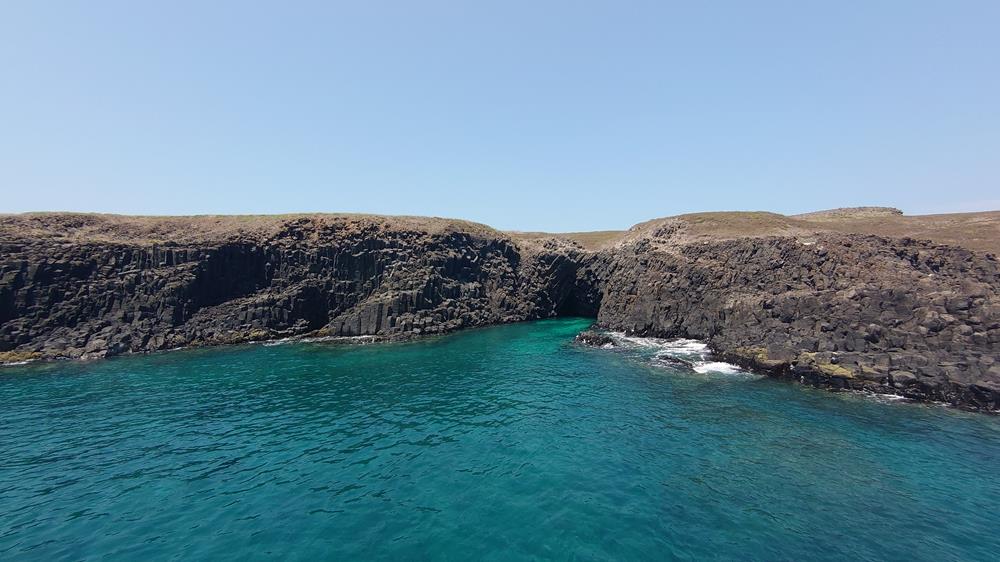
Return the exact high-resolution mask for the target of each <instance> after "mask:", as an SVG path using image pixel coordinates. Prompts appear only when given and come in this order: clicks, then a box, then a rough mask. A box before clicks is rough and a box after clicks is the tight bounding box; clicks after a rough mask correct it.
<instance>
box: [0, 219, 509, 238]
mask: <svg viewBox="0 0 1000 562" xmlns="http://www.w3.org/2000/svg"><path fill="white" fill-rule="evenodd" d="M294 223H306V224H312V225H314V226H317V227H324V226H331V227H338V228H348V229H361V228H378V229H386V230H407V231H414V232H421V233H428V234H439V233H445V232H452V231H461V232H468V233H470V234H476V235H483V236H496V235H497V234H498V233H497V231H496V230H493V229H492V228H490V227H488V226H486V225H483V224H479V223H474V222H470V221H464V220H458V219H446V218H439V217H411V216H387V215H365V214H347V213H341V214H324V213H310V214H307V213H301V214H285V215H195V216H129V215H110V214H95V213H24V214H17V215H0V238H4V239H17V238H50V239H51V238H55V239H61V240H66V241H68V242H127V243H134V244H158V243H164V242H173V243H180V244H184V243H201V242H219V241H224V240H230V239H233V238H254V239H259V238H267V237H269V236H273V235H275V234H277V233H278V232H280V231H281V230H283V229H285V228H287V227H288V226H289V225H291V224H294Z"/></svg>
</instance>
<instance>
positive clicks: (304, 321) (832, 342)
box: [0, 213, 1000, 411]
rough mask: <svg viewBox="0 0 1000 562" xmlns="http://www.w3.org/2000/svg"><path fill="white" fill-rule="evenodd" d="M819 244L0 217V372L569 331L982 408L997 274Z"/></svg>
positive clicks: (458, 228)
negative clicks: (281, 341) (565, 320)
mask: <svg viewBox="0 0 1000 562" xmlns="http://www.w3.org/2000/svg"><path fill="white" fill-rule="evenodd" d="M829 220H834V219H829ZM899 220H903V219H899ZM907 220H910V219H907ZM816 224H819V223H815V222H812V223H811V222H807V221H803V220H799V219H794V220H793V219H789V218H787V217H782V216H780V215H773V214H768V213H743V214H740V213H720V214H714V215H713V214H703V215H693V216H690V217H677V218H672V219H661V220H658V221H650V222H648V223H643V224H642V225H637V226H636V227H635V228H633V229H632V230H631V231H629V232H628V233H624V234H623V235H622V236H621V237H620V238H619V239H617V240H616V241H614V243H608V244H604V245H603V247H602V248H598V249H590V250H586V249H584V248H583V247H581V246H580V245H578V244H576V243H575V242H573V241H571V240H569V239H567V238H566V237H562V238H558V239H557V238H545V237H541V236H539V237H532V236H528V235H522V236H521V237H520V238H519V239H518V240H517V241H514V240H512V239H511V238H510V237H509V236H508V235H506V234H503V233H500V232H497V231H495V230H493V229H490V228H488V227H485V226H483V225H478V224H474V223H468V222H464V221H451V220H444V219H421V218H407V217H371V216H349V215H315V216H287V217H188V218H142V217H116V216H102V215H66V214H58V215H16V216H6V217H2V218H0V360H5V361H15V360H24V359H33V358H46V359H48V358H95V357H104V356H108V355H116V354H122V353H135V352H148V351H155V350H161V349H169V348H175V347H180V346H189V345H213V344H221V343H236V342H243V341H253V340H265V339H274V338H281V337H289V336H302V335H313V336H319V335H330V336H362V335H371V336H377V337H379V338H390V339H391V338H406V337H412V336H416V335H425V334H436V333H443V332H448V331H451V330H455V329H458V328H463V327H472V326H484V325H490V324H497V323H503V322H514V321H521V320H530V319H538V318H547V317H552V316H557V315H584V316H596V318H597V320H598V324H599V325H600V326H602V327H605V328H608V329H614V330H624V331H627V332H630V333H633V334H638V335H650V336H659V337H690V338H698V339H702V340H705V341H707V342H708V343H709V344H710V345H711V347H712V349H713V350H714V351H715V352H716V353H717V354H718V355H719V356H721V357H723V358H725V359H727V360H730V361H733V362H737V363H740V364H741V365H744V366H747V367H750V368H753V369H757V370H762V371H766V372H768V373H770V374H772V375H774V376H778V377H783V378H789V379H793V380H797V381H801V382H805V383H809V384H814V385H817V386H824V387H830V388H853V389H867V390H871V391H875V392H890V393H896V394H901V395H905V396H909V397H913V398H918V399H926V400H941V401H946V402H949V403H952V404H956V405H959V406H963V407H966V408H971V409H982V410H989V411H994V410H997V409H998V408H1000V352H998V350H1000V296H998V289H1000V268H998V263H997V261H996V259H995V258H994V257H993V256H992V255H989V254H986V253H983V252H978V251H971V250H967V249H963V248H959V247H954V246H940V245H935V244H933V243H931V242H928V241H916V240H911V239H900V238H886V237H879V236H872V235H865V234H858V233H848V232H843V230H844V229H845V228H847V227H845V226H844V225H843V224H839V223H833V222H830V223H827V222H823V223H822V224H823V225H827V224H830V225H832V226H830V227H829V228H827V227H826V226H823V227H822V228H819V227H815V225H816ZM851 224H852V225H853V224H854V223H851ZM851 228H855V227H854V226H851ZM985 236H986V238H982V239H980V241H979V242H977V243H978V244H982V243H983V242H982V240H988V238H989V236H990V235H989V234H988V233H987V234H986V235H985Z"/></svg>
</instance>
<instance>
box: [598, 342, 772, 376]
mask: <svg viewBox="0 0 1000 562" xmlns="http://www.w3.org/2000/svg"><path fill="white" fill-rule="evenodd" d="M608 335H609V336H611V338H612V339H614V342H615V345H614V347H619V348H622V349H624V350H626V351H632V352H635V353H638V354H639V355H640V356H644V357H646V358H648V359H649V360H650V362H651V363H653V364H654V365H658V366H663V367H672V368H678V367H686V368H688V369H690V370H692V371H694V372H696V373H699V374H703V375H705V374H716V375H740V376H754V377H756V376H758V375H754V374H753V373H750V372H748V371H745V370H743V369H741V368H739V367H737V366H736V365H733V364H731V363H725V362H722V361H715V360H714V359H713V357H712V352H711V350H709V348H708V344H706V343H705V342H702V341H699V340H693V339H687V338H674V339H667V338H651V337H638V336H629V335H626V334H625V333H624V332H608ZM605 347H608V346H605Z"/></svg>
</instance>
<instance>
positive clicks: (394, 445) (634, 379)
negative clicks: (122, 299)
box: [0, 319, 1000, 562]
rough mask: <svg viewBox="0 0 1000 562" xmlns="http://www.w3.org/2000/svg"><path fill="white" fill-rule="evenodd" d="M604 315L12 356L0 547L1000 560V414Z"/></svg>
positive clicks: (39, 555) (168, 553)
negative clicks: (596, 345) (354, 341)
mask: <svg viewBox="0 0 1000 562" xmlns="http://www.w3.org/2000/svg"><path fill="white" fill-rule="evenodd" d="M587 325H588V321H586V320H578V319H561V320H551V321H543V322H534V323H525V324H515V325H508V326H501V327H496V328H487V329H478V330H470V331H466V332H461V333H458V334H455V335H450V336H446V337H440V338H434V339H428V340H423V341H418V342H413V343H401V344H375V345H340V344H333V343H288V344H284V345H252V346H240V347H227V348H216V349H202V350H188V351H176V352H169V353H161V354H155V355H148V356H139V357H125V358H118V359H111V360H105V361H97V362H91V363H79V362H60V363H49V364H39V365H25V366H20V367H7V368H3V369H0V412H2V417H0V559H2V560H45V561H54V560H141V561H150V560H240V561H250V560H263V559H274V560H528V559H537V560H667V559H678V560H713V559H715V560H796V561H800V560H927V561H935V562H939V561H947V560H997V559H998V556H1000V419H998V418H996V417H991V416H986V415H977V414H969V413H963V412H960V411H956V410H952V409H949V408H945V407H942V406H935V405H918V404H909V403H904V402H898V401H897V402H890V401H886V400H884V399H876V398H872V397H867V396H863V395H858V394H837V393H831V392H826V391H819V390H813V389H808V388H804V387H801V386H798V385H793V384H788V383H782V382H776V381H772V380H768V379H763V378H761V377H757V376H754V375H750V374H747V373H743V372H741V371H739V370H738V369H735V368H733V367H731V366H729V365H726V364H720V363H712V362H711V361H709V360H708V359H707V358H706V357H705V355H704V350H703V348H702V347H700V346H699V344H698V343H697V342H690V341H680V342H668V341H662V340H641V339H637V338H625V337H624V336H621V335H619V336H617V339H618V344H619V345H617V346H616V347H614V348H611V349H593V348H586V347H582V346H579V345H576V344H574V343H573V336H574V335H575V334H576V333H577V332H579V331H580V330H582V329H584V328H586V327H587ZM671 357H680V358H684V359H686V360H687V361H689V362H690V365H691V366H690V367H687V366H684V365H679V364H676V363H675V362H673V361H671V360H670V359H671Z"/></svg>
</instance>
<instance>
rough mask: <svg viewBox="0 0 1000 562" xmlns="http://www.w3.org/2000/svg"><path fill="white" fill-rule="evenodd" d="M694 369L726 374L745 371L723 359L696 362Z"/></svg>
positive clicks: (699, 371) (697, 371) (702, 371)
mask: <svg viewBox="0 0 1000 562" xmlns="http://www.w3.org/2000/svg"><path fill="white" fill-rule="evenodd" d="M694 370H695V372H696V373H702V374H705V373H722V374H724V375H735V374H737V373H742V372H743V370H742V369H740V368H739V367H737V366H736V365H733V364H731V363H724V362H722V361H702V362H699V363H695V365H694Z"/></svg>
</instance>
